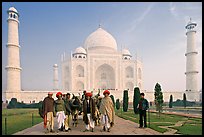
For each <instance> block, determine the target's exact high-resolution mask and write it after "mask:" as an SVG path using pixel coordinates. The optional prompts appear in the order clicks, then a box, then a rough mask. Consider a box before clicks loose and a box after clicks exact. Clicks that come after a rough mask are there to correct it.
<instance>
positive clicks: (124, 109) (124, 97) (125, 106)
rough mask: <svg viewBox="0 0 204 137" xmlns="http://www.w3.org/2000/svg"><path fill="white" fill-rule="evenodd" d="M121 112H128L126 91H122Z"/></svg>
mask: <svg viewBox="0 0 204 137" xmlns="http://www.w3.org/2000/svg"><path fill="white" fill-rule="evenodd" d="M123 93H124V94H123V111H124V112H127V110H128V90H124V92H123Z"/></svg>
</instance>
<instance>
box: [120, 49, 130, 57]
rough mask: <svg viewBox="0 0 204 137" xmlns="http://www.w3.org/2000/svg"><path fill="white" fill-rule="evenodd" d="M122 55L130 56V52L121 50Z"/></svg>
mask: <svg viewBox="0 0 204 137" xmlns="http://www.w3.org/2000/svg"><path fill="white" fill-rule="evenodd" d="M122 54H123V55H128V56H131V54H130V51H129V50H128V49H123V50H122Z"/></svg>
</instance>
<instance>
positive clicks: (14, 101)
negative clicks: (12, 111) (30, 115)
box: [7, 98, 17, 108]
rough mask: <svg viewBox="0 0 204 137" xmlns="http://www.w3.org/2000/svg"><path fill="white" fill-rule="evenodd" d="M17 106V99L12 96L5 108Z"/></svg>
mask: <svg viewBox="0 0 204 137" xmlns="http://www.w3.org/2000/svg"><path fill="white" fill-rule="evenodd" d="M16 107H17V99H16V98H12V99H11V101H10V102H9V104H8V106H7V108H16Z"/></svg>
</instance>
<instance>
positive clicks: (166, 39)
mask: <svg viewBox="0 0 204 137" xmlns="http://www.w3.org/2000/svg"><path fill="white" fill-rule="evenodd" d="M11 6H14V7H15V8H16V9H17V10H18V12H19V14H20V18H19V20H20V26H19V36H20V46H21V48H20V55H21V67H22V73H21V78H22V79H21V82H22V84H21V85H22V89H23V90H52V89H53V64H55V63H57V64H58V65H59V79H60V82H61V70H60V69H61V66H60V60H61V54H62V53H63V52H65V53H66V56H70V52H71V51H74V50H75V49H76V48H77V47H79V46H82V45H83V43H84V41H85V39H86V38H87V37H88V35H89V34H90V33H92V32H93V31H95V30H96V29H97V28H98V25H99V23H101V24H102V27H103V28H104V29H105V30H107V31H108V32H110V33H111V34H112V35H113V37H114V38H115V39H116V41H117V44H118V49H119V50H121V46H122V47H126V48H128V49H129V50H130V52H131V54H132V55H133V58H135V55H136V54H137V55H138V56H140V57H141V58H142V61H143V79H144V83H143V87H144V89H145V90H150V91H152V90H153V89H154V86H155V84H156V82H159V83H160V84H161V86H162V89H163V91H184V90H185V74H184V73H185V71H186V57H185V53H186V35H185V33H186V30H185V25H186V24H187V22H188V21H189V17H191V18H192V20H193V21H195V22H196V23H197V33H196V47H197V51H198V56H197V62H198V71H199V74H198V75H199V76H198V82H199V83H198V89H201V88H202V3H201V2H195V3H194V2H185V3H180V2H179V3H178V2H177V3H169V2H164V3H161V2H156V3H149V2H145V3H143V2H134V3H133V2H131V3H124V2H121V3H119V2H114V3H113V2H112V3H99V2H95V3H92V2H89V3H88V2H85V3H82V2H81V3H75V2H72V3H71V2H60V3H57V2H54V3H47V2H46V3H44V2H18V3H14V2H12V3H2V40H3V41H2V90H3V91H4V90H5V89H6V71H5V66H6V65H7V52H8V51H7V48H6V43H7V31H8V25H7V16H8V15H7V10H8V9H9V7H11ZM60 85H61V83H60Z"/></svg>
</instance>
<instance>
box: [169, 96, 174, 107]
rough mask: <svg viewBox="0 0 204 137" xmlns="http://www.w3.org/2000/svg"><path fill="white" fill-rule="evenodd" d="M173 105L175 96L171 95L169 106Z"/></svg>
mask: <svg viewBox="0 0 204 137" xmlns="http://www.w3.org/2000/svg"><path fill="white" fill-rule="evenodd" d="M172 106H173V96H172V95H171V96H170V99H169V108H172Z"/></svg>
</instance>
